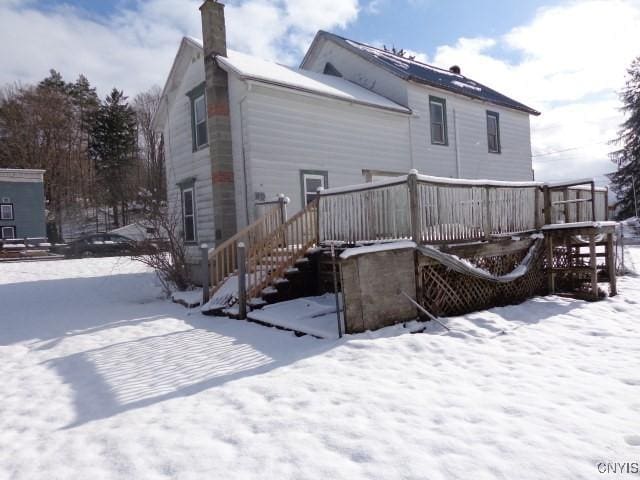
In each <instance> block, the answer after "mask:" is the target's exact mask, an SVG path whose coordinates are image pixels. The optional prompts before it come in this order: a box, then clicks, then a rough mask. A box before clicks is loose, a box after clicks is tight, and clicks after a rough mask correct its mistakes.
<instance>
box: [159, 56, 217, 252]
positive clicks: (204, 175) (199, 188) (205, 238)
mask: <svg viewBox="0 0 640 480" xmlns="http://www.w3.org/2000/svg"><path fill="white" fill-rule="evenodd" d="M189 53H190V54H191V55H192V57H191V58H185V59H182V61H183V62H184V64H183V68H184V69H185V71H184V74H183V76H182V81H181V82H179V83H178V85H177V86H176V87H175V89H174V90H172V91H171V92H169V93H170V94H169V96H168V97H169V98H170V103H169V105H168V118H167V122H166V124H165V129H164V133H165V139H166V141H165V149H166V150H165V153H166V172H167V197H168V203H169V206H170V208H171V211H172V212H173V213H174V214H176V215H177V217H178V218H180V219H181V218H182V216H181V211H180V209H181V201H180V200H181V199H180V188H179V187H178V186H177V183H178V182H180V181H182V180H185V179H187V178H189V177H195V178H196V181H195V200H196V222H197V232H198V242H200V243H202V242H206V243H209V244H210V245H213V244H214V226H213V191H212V182H211V164H210V160H209V149H208V148H206V147H205V148H202V149H200V150H198V151H196V152H193V149H192V137H191V117H190V115H191V105H190V102H189V97H187V95H186V94H187V92H189V91H190V90H192V89H193V88H194V87H196V86H198V85H199V84H201V83H202V82H203V81H204V63H203V60H202V54H201V52H198V51H197V50H196V49H190V50H187V51H186V52H184V54H185V56H186V55H187V54H189ZM191 250H193V252H191V253H192V254H193V255H194V256H196V255H198V253H197V251H196V249H195V248H192V249H191Z"/></svg>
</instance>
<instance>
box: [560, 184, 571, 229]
mask: <svg viewBox="0 0 640 480" xmlns="http://www.w3.org/2000/svg"><path fill="white" fill-rule="evenodd" d="M562 199H563V200H564V223H571V215H570V213H571V209H570V207H569V202H568V200H569V189H568V188H565V189H564V190H563V191H562Z"/></svg>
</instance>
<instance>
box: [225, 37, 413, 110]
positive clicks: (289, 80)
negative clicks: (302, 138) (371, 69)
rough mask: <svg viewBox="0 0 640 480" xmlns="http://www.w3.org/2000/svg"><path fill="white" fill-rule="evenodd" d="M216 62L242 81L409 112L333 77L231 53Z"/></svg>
mask: <svg viewBox="0 0 640 480" xmlns="http://www.w3.org/2000/svg"><path fill="white" fill-rule="evenodd" d="M216 61H217V62H218V64H219V65H220V66H221V67H222V68H223V69H224V70H226V71H227V72H233V73H235V74H236V75H238V76H239V77H240V78H242V79H245V80H254V81H257V82H261V83H266V84H269V85H275V86H280V87H285V88H289V89H293V90H298V91H303V92H308V93H313V94H318V95H322V96H324V97H330V98H335V99H338V100H345V101H348V102H350V103H356V104H360V105H367V106H372V107H378V108H383V109H386V110H393V111H396V112H402V113H411V110H409V109H408V108H406V107H404V106H402V105H399V104H397V103H395V102H394V101H392V100H390V99H388V98H386V97H383V96H382V95H379V94H377V93H374V92H372V91H371V90H367V89H366V88H364V87H361V86H359V85H357V84H355V83H353V82H350V81H349V80H345V79H344V78H340V77H335V76H333V75H326V74H323V73H317V72H311V71H309V70H300V69H298V68H290V67H286V66H284V65H280V64H278V63H274V62H269V61H266V60H262V59H261V58H257V57H253V56H251V55H247V54H244V53H240V52H236V51H234V50H227V56H226V57H223V56H220V55H218V56H216Z"/></svg>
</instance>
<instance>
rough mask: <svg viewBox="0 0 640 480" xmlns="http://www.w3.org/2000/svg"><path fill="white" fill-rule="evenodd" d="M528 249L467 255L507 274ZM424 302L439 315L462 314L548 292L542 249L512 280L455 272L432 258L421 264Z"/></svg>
mask: <svg viewBox="0 0 640 480" xmlns="http://www.w3.org/2000/svg"><path fill="white" fill-rule="evenodd" d="M526 254H527V250H523V251H521V252H515V253H510V254H507V255H499V256H493V257H475V258H467V260H468V261H470V262H471V263H472V264H474V265H476V266H477V267H480V268H483V269H484V270H487V271H488V272H490V273H492V274H493V275H505V274H507V273H509V272H510V271H512V270H513V269H514V268H516V267H517V266H518V264H519V263H520V262H521V261H522V260H523V259H524V257H525V256H526ZM420 281H421V288H420V290H421V299H420V300H421V303H422V305H423V306H424V307H425V308H426V309H427V310H429V311H430V312H432V313H433V314H435V315H438V316H448V315H461V314H464V313H468V312H473V311H476V310H483V309H485V308H490V307H497V306H503V305H510V304H515V303H520V302H523V301H524V300H526V299H528V298H531V297H533V296H535V295H542V294H544V293H546V289H547V280H546V275H545V270H544V255H543V254H542V249H540V252H539V253H538V255H537V256H536V258H534V259H533V262H532V263H531V265H530V268H529V271H528V272H527V273H526V274H525V275H524V276H522V277H520V278H518V279H516V280H514V281H513V282H510V283H502V284H500V283H494V282H490V281H487V280H482V279H479V278H475V277H470V276H468V275H464V274H461V273H457V272H454V271H452V270H450V269H448V268H447V267H445V266H444V265H442V264H439V263H434V262H431V263H429V264H427V265H423V266H421V267H420Z"/></svg>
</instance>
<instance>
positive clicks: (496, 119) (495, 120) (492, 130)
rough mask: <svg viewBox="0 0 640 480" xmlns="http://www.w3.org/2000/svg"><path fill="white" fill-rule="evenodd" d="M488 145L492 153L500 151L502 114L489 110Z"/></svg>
mask: <svg viewBox="0 0 640 480" xmlns="http://www.w3.org/2000/svg"><path fill="white" fill-rule="evenodd" d="M487 145H488V146H489V152H490V153H500V116H499V115H498V113H497V112H490V111H487Z"/></svg>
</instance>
